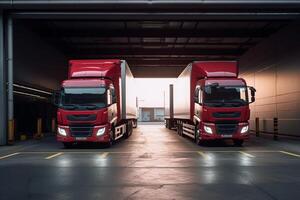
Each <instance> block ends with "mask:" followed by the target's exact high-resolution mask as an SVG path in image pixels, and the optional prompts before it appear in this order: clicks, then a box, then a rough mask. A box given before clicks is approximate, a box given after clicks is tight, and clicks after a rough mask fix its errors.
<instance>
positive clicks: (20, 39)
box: [14, 22, 68, 89]
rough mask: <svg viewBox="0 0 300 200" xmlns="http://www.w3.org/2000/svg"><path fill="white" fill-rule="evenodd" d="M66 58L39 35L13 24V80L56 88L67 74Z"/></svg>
mask: <svg viewBox="0 0 300 200" xmlns="http://www.w3.org/2000/svg"><path fill="white" fill-rule="evenodd" d="M67 64H68V63H67V59H66V57H65V56H64V55H63V53H62V52H60V51H59V50H58V49H57V48H56V47H54V46H52V45H50V44H49V43H47V42H46V41H45V40H43V39H42V38H41V37H40V36H39V35H37V34H36V33H34V32H33V31H31V30H30V29H28V28H26V27H24V26H23V25H22V23H21V22H20V23H18V22H16V23H15V24H14V82H21V83H29V84H30V85H36V86H39V87H44V88H50V89H58V88H59V84H60V81H61V80H63V79H64V78H65V77H66V76H67V70H68V67H67Z"/></svg>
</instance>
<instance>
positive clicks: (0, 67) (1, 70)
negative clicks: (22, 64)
mask: <svg viewBox="0 0 300 200" xmlns="http://www.w3.org/2000/svg"><path fill="white" fill-rule="evenodd" d="M5 75H6V71H5V59H4V23H3V13H1V12H0V145H4V144H6V130H7V129H6V128H7V121H6V116H7V115H6V84H5V82H6V81H5V78H6V76H5Z"/></svg>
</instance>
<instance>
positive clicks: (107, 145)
mask: <svg viewBox="0 0 300 200" xmlns="http://www.w3.org/2000/svg"><path fill="white" fill-rule="evenodd" d="M113 130H114V127H112V128H111V131H110V133H109V137H110V138H109V141H108V142H107V143H106V144H105V147H106V148H109V147H111V146H112V145H113V144H114V142H115V133H114V131H113Z"/></svg>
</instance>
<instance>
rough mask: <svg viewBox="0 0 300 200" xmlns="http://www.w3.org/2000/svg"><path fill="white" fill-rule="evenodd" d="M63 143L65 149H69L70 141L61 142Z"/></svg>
mask: <svg viewBox="0 0 300 200" xmlns="http://www.w3.org/2000/svg"><path fill="white" fill-rule="evenodd" d="M63 145H64V147H65V149H69V148H71V147H72V145H73V144H72V143H71V142H63Z"/></svg>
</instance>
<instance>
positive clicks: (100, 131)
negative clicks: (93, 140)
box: [96, 127, 105, 136]
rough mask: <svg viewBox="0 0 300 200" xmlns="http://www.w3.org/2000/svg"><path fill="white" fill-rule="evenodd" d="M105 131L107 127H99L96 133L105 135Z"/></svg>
mask: <svg viewBox="0 0 300 200" xmlns="http://www.w3.org/2000/svg"><path fill="white" fill-rule="evenodd" d="M104 133H105V127H103V128H99V129H98V131H97V134H96V135H97V136H101V135H103V134H104Z"/></svg>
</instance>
